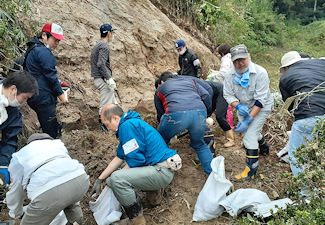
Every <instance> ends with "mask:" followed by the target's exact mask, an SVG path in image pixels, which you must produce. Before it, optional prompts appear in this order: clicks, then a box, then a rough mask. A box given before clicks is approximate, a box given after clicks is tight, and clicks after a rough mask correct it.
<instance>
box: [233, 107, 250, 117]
mask: <svg viewBox="0 0 325 225" xmlns="http://www.w3.org/2000/svg"><path fill="white" fill-rule="evenodd" d="M236 109H237V111H238V114H239V115H240V116H243V117H246V116H249V111H248V107H247V106H245V105H243V104H238V105H236Z"/></svg>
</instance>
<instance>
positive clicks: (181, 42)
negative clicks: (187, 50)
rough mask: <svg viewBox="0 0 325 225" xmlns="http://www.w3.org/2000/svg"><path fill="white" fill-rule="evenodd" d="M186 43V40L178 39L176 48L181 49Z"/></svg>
mask: <svg viewBox="0 0 325 225" xmlns="http://www.w3.org/2000/svg"><path fill="white" fill-rule="evenodd" d="M185 45H186V44H185V41H183V40H177V41H176V42H175V48H174V49H180V48H181V47H184V46H185Z"/></svg>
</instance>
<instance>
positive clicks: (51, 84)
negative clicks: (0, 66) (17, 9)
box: [24, 23, 67, 138]
mask: <svg viewBox="0 0 325 225" xmlns="http://www.w3.org/2000/svg"><path fill="white" fill-rule="evenodd" d="M61 40H65V38H64V36H63V30H62V28H61V27H60V26H59V25H57V24H55V23H46V24H45V25H44V27H43V28H42V31H41V32H40V33H39V35H38V36H36V37H34V38H33V39H32V40H31V41H29V42H28V43H27V46H28V48H31V47H33V49H32V50H31V51H30V52H29V53H28V55H27V56H25V62H24V69H25V70H26V71H28V72H30V73H31V74H32V75H33V76H34V77H35V78H36V80H37V83H38V86H39V95H38V96H34V97H32V98H31V99H29V100H28V102H27V103H28V105H29V106H30V107H31V108H32V109H33V110H34V111H35V112H36V114H37V117H38V120H39V122H40V124H41V128H42V130H43V132H44V133H47V134H49V135H50V136H51V137H52V138H57V137H58V136H60V133H61V127H62V126H61V125H60V124H59V123H58V121H57V119H56V105H57V98H59V99H60V100H61V101H62V102H67V99H66V98H65V96H64V93H63V91H62V88H61V85H60V82H59V80H58V76H57V70H56V58H55V56H54V55H53V53H52V51H51V50H54V49H56V48H57V47H58V45H59V43H60V41H61ZM27 51H28V50H27Z"/></svg>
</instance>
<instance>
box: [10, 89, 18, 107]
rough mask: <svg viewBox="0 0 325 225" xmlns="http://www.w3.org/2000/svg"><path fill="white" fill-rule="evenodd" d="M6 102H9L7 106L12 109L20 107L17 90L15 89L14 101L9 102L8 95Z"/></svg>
mask: <svg viewBox="0 0 325 225" xmlns="http://www.w3.org/2000/svg"><path fill="white" fill-rule="evenodd" d="M8 102H9V105H10V106H12V107H18V106H20V103H19V102H18V100H17V89H16V92H15V99H14V100H13V101H10V94H9V97H8Z"/></svg>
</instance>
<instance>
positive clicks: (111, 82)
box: [106, 77, 116, 89]
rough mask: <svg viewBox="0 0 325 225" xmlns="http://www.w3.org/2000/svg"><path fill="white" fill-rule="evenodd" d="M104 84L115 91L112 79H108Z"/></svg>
mask: <svg viewBox="0 0 325 225" xmlns="http://www.w3.org/2000/svg"><path fill="white" fill-rule="evenodd" d="M106 83H107V84H108V86H109V87H110V88H112V89H115V88H116V83H115V81H114V80H113V78H112V77H111V78H109V79H108V80H107V81H106Z"/></svg>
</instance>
